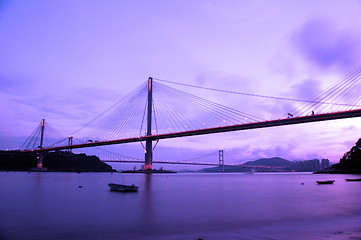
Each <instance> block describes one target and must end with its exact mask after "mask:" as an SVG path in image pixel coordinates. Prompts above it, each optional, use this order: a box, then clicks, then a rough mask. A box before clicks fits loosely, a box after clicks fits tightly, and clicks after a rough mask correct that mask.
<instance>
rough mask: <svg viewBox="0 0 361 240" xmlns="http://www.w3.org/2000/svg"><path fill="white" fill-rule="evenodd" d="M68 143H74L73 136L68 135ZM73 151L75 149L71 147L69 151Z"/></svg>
mask: <svg viewBox="0 0 361 240" xmlns="http://www.w3.org/2000/svg"><path fill="white" fill-rule="evenodd" d="M68 145H69V146H71V145H73V136H69V137H68ZM72 151H73V149H71V148H69V149H68V152H72Z"/></svg>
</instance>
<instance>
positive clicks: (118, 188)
mask: <svg viewBox="0 0 361 240" xmlns="http://www.w3.org/2000/svg"><path fill="white" fill-rule="evenodd" d="M108 186H109V187H110V191H117V192H138V187H137V186H135V185H134V184H133V185H130V186H129V185H122V184H115V183H109V184H108Z"/></svg>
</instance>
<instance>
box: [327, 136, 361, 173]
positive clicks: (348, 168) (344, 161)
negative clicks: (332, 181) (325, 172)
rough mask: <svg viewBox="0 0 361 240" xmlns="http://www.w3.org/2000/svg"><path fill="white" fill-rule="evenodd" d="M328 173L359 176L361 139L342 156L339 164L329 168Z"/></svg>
mask: <svg viewBox="0 0 361 240" xmlns="http://www.w3.org/2000/svg"><path fill="white" fill-rule="evenodd" d="M330 171H335V172H338V173H340V172H342V173H357V174H361V138H360V139H359V140H358V141H357V142H356V144H355V146H353V147H352V148H351V149H350V151H348V152H346V153H345V154H344V155H343V157H342V158H341V159H340V162H339V163H337V164H335V165H333V166H332V167H331V168H330Z"/></svg>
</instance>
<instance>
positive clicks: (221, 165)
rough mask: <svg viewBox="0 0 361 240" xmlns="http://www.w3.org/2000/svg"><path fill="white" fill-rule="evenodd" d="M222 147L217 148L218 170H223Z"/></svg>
mask: <svg viewBox="0 0 361 240" xmlns="http://www.w3.org/2000/svg"><path fill="white" fill-rule="evenodd" d="M223 153H224V152H223V149H219V152H218V159H219V171H220V172H224V154H223Z"/></svg>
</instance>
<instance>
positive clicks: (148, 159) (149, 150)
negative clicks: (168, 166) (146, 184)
mask: <svg viewBox="0 0 361 240" xmlns="http://www.w3.org/2000/svg"><path fill="white" fill-rule="evenodd" d="M152 107H153V78H151V77H149V78H148V115H147V136H151V135H152ZM152 159H153V146H152V139H147V140H146V141H145V163H144V169H145V170H152V169H153V166H152Z"/></svg>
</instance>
